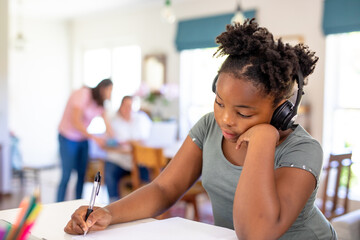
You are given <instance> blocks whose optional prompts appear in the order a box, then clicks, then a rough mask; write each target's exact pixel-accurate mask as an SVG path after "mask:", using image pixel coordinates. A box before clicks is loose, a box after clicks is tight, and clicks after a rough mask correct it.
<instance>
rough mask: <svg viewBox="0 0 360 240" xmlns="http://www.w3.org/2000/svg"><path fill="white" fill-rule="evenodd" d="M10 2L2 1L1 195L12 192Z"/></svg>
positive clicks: (0, 33)
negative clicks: (9, 124) (9, 130)
mask: <svg viewBox="0 0 360 240" xmlns="http://www.w3.org/2000/svg"><path fill="white" fill-rule="evenodd" d="M7 37H8V1H7V0H4V1H0V63H1V64H0V145H1V146H2V151H1V152H0V194H1V193H9V192H10V190H11V186H10V181H11V171H10V169H11V165H10V159H9V133H8V105H9V97H8V96H9V95H8V83H9V78H8V49H7V42H8V38H7Z"/></svg>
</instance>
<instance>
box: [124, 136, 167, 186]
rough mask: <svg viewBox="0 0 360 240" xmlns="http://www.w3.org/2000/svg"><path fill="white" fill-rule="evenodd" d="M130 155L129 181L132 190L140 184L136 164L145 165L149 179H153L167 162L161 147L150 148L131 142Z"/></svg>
mask: <svg viewBox="0 0 360 240" xmlns="http://www.w3.org/2000/svg"><path fill="white" fill-rule="evenodd" d="M132 157H133V167H132V169H131V182H132V187H133V189H134V190H135V189H138V188H139V187H140V186H141V185H142V181H141V178H140V172H139V168H138V166H143V167H146V168H147V169H148V170H149V171H150V180H153V179H155V178H156V177H157V176H158V175H159V174H160V172H161V170H162V169H163V168H164V167H165V166H166V164H167V160H166V158H165V157H164V154H163V149H162V148H152V147H147V146H143V145H141V144H136V143H134V144H132Z"/></svg>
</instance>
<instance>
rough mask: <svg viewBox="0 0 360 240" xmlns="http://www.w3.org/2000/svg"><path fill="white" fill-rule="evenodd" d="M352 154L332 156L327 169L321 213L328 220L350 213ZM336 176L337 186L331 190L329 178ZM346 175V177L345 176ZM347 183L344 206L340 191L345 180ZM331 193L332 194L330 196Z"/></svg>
mask: <svg viewBox="0 0 360 240" xmlns="http://www.w3.org/2000/svg"><path fill="white" fill-rule="evenodd" d="M351 157H352V153H349V154H338V155H333V154H330V157H329V162H328V165H327V166H326V167H325V172H326V178H325V189H324V193H323V199H322V200H323V201H322V207H321V211H322V212H323V214H324V215H325V217H326V218H328V219H332V218H334V217H337V216H340V215H343V214H345V213H347V211H348V195H349V187H350V179H351V165H352V160H351ZM332 173H333V174H335V175H334V177H335V178H334V179H335V184H332V185H335V186H334V188H332V189H330V188H329V187H330V186H329V185H330V182H329V176H330V175H331V174H332ZM344 175H346V176H344ZM344 179H345V180H346V182H345V186H344V187H345V195H344V197H343V201H341V202H342V203H343V204H342V205H341V204H340V201H339V192H340V191H339V190H340V182H341V181H343V180H344ZM329 193H332V194H330V195H329Z"/></svg>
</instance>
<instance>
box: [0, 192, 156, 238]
mask: <svg viewBox="0 0 360 240" xmlns="http://www.w3.org/2000/svg"><path fill="white" fill-rule="evenodd" d="M88 204H89V201H87V200H83V199H81V200H73V201H66V202H60V203H51V204H44V205H43V209H42V210H41V212H40V215H39V217H38V219H37V220H36V223H35V225H34V227H33V229H32V230H31V234H32V235H34V236H36V237H39V238H45V239H47V240H64V239H66V240H71V239H72V235H69V234H67V233H65V232H64V227H65V226H66V224H67V222H68V221H69V220H70V217H71V214H72V213H73V212H74V211H75V210H76V209H77V208H78V207H80V206H81V205H88ZM18 211H19V209H18V208H14V209H9V210H3V211H0V219H4V220H6V221H8V222H11V223H13V222H15V219H16V216H17V213H18ZM149 221H154V219H143V220H139V221H135V222H131V223H125V224H127V225H133V224H136V223H142V222H149ZM113 227H116V225H113V226H110V228H113Z"/></svg>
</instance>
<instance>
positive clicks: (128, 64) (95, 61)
mask: <svg viewBox="0 0 360 240" xmlns="http://www.w3.org/2000/svg"><path fill="white" fill-rule="evenodd" d="M109 77H110V78H111V79H112V81H113V83H114V86H113V92H112V95H111V102H110V104H109V105H107V106H106V107H107V110H108V111H110V112H115V111H117V109H118V108H119V106H120V101H121V99H122V98H123V97H124V96H125V95H133V94H135V92H136V91H137V89H138V88H139V86H140V83H141V50H140V47H139V46H122V47H115V48H101V49H91V50H86V51H85V52H84V84H85V85H86V86H89V87H95V86H96V85H97V84H98V83H99V81H101V80H102V79H105V78H109ZM88 131H89V132H90V133H103V132H104V131H105V125H104V122H103V120H102V118H100V117H98V118H95V119H94V120H93V121H92V122H91V124H90V126H89V128H88Z"/></svg>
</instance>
